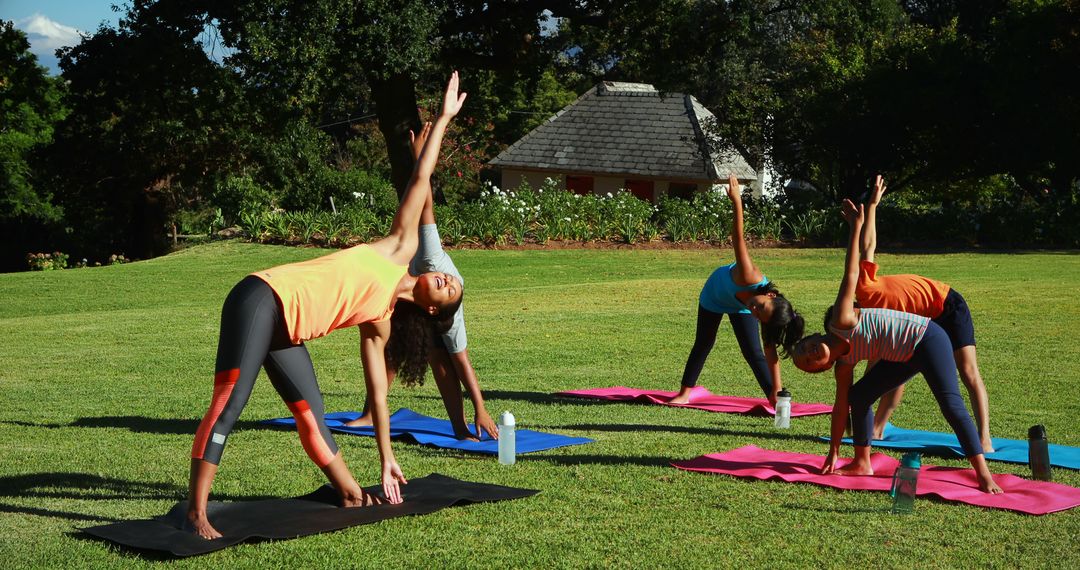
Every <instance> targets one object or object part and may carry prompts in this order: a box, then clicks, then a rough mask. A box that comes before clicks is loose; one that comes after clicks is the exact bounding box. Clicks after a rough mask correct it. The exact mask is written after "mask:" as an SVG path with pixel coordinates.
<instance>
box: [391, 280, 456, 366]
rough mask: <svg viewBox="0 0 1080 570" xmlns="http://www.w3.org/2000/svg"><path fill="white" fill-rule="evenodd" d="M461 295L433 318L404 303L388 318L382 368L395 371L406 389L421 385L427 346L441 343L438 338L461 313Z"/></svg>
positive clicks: (428, 348) (416, 307)
mask: <svg viewBox="0 0 1080 570" xmlns="http://www.w3.org/2000/svg"><path fill="white" fill-rule="evenodd" d="M464 298H465V295H464V293H463V294H462V295H461V296H460V297H458V300H457V301H456V302H454V303H453V304H450V305H447V306H446V307H443V309H442V310H441V311H439V312H438V313H435V314H434V315H431V314H428V312H427V311H425V310H424V309H423V308H421V307H420V306H419V305H416V304H414V303H410V302H408V301H400V302H398V303H397V304H396V305H395V306H394V313H393V314H392V315H390V339H389V340H388V341H387V342H386V349H385V351H384V354H385V356H386V367H387V369H389V370H396V371H397V377H398V378H400V379H401V382H402V383H403V384H405V385H406V386H414V385H417V384H419V385H421V386H422V385H423V384H424V374H425V373H426V372H427V366H428V362H427V361H428V352H430V349H431V342H433V341H438V342H441V341H442V339H440V338H439V336H440V335H442V334H444V333H446V331H448V330H450V327H451V326H453V324H454V315H455V314H456V313H457V311H459V310H460V309H461V301H462V299H464Z"/></svg>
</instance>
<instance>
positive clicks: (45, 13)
mask: <svg viewBox="0 0 1080 570" xmlns="http://www.w3.org/2000/svg"><path fill="white" fill-rule="evenodd" d="M121 3H122V0H0V20H11V21H13V22H15V27H16V28H18V29H20V30H22V31H23V32H26V35H27V39H29V40H30V51H31V52H33V53H34V55H36V56H37V57H38V63H40V64H41V65H44V66H45V67H48V68H49V71H51V72H52V73H54V74H57V73H59V72H60V69H59V68H58V67H57V62H56V56H55V55H54V52H55V51H56V49H57V48H59V47H62V46H70V45H75V44H77V43H79V33H80V32H83V33H88V32H92V31H94V30H96V29H97V27H98V25H99V24H101V23H102V22H105V23H107V24H108V25H110V26H116V24H117V22H118V21H119V19H120V14H118V13H117V12H113V11H112V7H111V6H112V5H113V4H121Z"/></svg>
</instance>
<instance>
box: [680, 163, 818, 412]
mask: <svg viewBox="0 0 1080 570" xmlns="http://www.w3.org/2000/svg"><path fill="white" fill-rule="evenodd" d="M728 197H729V198H731V205H732V207H733V209H734V221H733V223H732V225H731V243H732V248H733V249H734V250H735V262H734V263H731V264H729V265H723V266H721V267H718V268H717V269H716V270H715V271H713V273H712V275H710V276H709V278H708V279H707V280H706V281H705V286H704V287H703V288H702V289H701V296H700V297H699V298H698V303H699V304H698V316H697V333H696V335H695V337H694V347H693V348H692V349H691V350H690V357H689V358H688V359H687V360H686V368H685V369H684V370H683V377H682V388H681V389H680V390H679V393H678V394H677V395H676V396H675V397H674V398H672V399H671V403H672V404H685V403H688V402H689V400H690V391H691V390H692V389H693V388H694V386H695V385H697V379H698V376H699V375H701V369H702V367H704V366H705V359H706V358H707V357H708V356H709V352H710V351H711V350H712V347H713V344H714V343H715V342H716V331H717V329H719V327H720V321H721V319H723V317H724V315H727V316H728V320H730V321H731V328H732V329H733V330H734V331H735V339H736V340H738V342H739V348H740V349H741V350H742V355H743V358H744V359H746V363H747V364H749V365H750V369H751V370H753V372H754V377H755V378H757V382H758V385H759V386H761V391H762V392H764V393H765V397H767V398H768V399H769V403H770V404H772V405H774V406H775V405H776V393H777V392H779V391H780V388H781V382H780V357H779V355H778V354H777V351H776V347H777V346H780V347H782V350H783V352H784V355H785V356H786V355H787V353H788V352H789V350H790V348H791V346H792V345H794V344H795V341H797V340H799V339H800V338H802V335H803V325H804V322H803V318H802V317H801V316H800V315H799V314H798V313H796V312H795V309H794V308H792V306H791V303H789V302H788V300H787V299H785V298H784V296H783V295H781V294H780V291H778V290H777V289H776V286H775V285H774V284H773V283H772V282H770V281H769V278H768V277H765V274H763V273H762V272H761V270H760V269H758V268H757V266H756V265H754V261H753V260H752V259H750V252H749V251H748V250H747V248H746V239H745V238H744V237H743V209H742V194H741V193H740V191H739V180H738V179H737V178H735V175H734V174H732V175H730V176H728ZM758 322H760V323H761V338H762V339H764V340H765V349H764V351H762V347H761V341H759V340H758V338H757V334H756V333H757V323H758Z"/></svg>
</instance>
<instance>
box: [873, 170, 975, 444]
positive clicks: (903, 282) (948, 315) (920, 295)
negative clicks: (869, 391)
mask: <svg viewBox="0 0 1080 570" xmlns="http://www.w3.org/2000/svg"><path fill="white" fill-rule="evenodd" d="M885 190H886V185H885V181H884V180H883V179H882V178H881V175H878V177H877V178H876V180H875V181H874V189H873V191H872V192H871V193H870V198H869V200H868V201H867V203H866V224H865V225H864V226H863V231H862V237H861V239H860V249H861V250H862V254H861V255H862V261H861V262H860V264H859V280H858V282H857V284H856V288H855V300H856V301H857V302H858V303H859V306H860V307H865V308H868V309H893V310H896V311H903V312H905V313H914V314H916V315H920V316H923V317H929V318H930V319H931V320H933V321H934V322H935V323H937V324H938V325H939V326H940V327H941V328H943V329H945V333H946V334H947V335H948V336H949V341H950V342H951V343H952V349H953V356H954V357H955V359H956V367H957V368H958V369H959V371H960V379H961V380H962V381H963V383H964V386H966V387H967V391H968V396H969V397H970V399H971V407H972V408H973V410H972V411H973V412H974V416H975V423H976V424H977V425H978V427H979V440H980V443H981V444H982V448H983V451H984V452H986V453H992V452H993V451H994V446H993V444H992V443H991V440H990V403H989V399H988V398H987V395H986V385H985V384H983V379H982V375H981V374H980V373H979V364H978V361H977V360H976V357H975V325H974V323H973V322H972V320H971V311H970V309H968V305H967V302H966V301H965V300H964V297H963V296H961V295H960V293H959V292H957V291H956V289H953V288H952V287H949V286H948V285H946V284H944V283H942V282H940V281H936V280H934V279H930V278H929V277H923V276H921V275H909V274H905V275H878V265H877V264H876V263H874V252H875V251H876V250H877V220H876V217H877V216H876V213H877V206H878V203H880V202H881V197H882V196H883V195H884V194H885ZM903 395H904V386H903V385H901V386H900V387H898V388H896V389H895V390H893V391H891V392H888V393H887V394H885V395H884V396H882V397H881V401H880V402H879V403H878V409H877V413H876V414H874V437H875V438H876V439H880V438H881V437H882V432H883V431H884V429H885V423H886V422H888V421H889V416H891V415H892V413H893V411H894V410H896V406H898V405H899V404H900V399H901V398H902V397H903Z"/></svg>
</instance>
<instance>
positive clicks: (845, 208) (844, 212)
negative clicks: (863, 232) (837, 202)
mask: <svg viewBox="0 0 1080 570" xmlns="http://www.w3.org/2000/svg"><path fill="white" fill-rule="evenodd" d="M840 215H841V216H843V217H844V220H845V221H847V223H848V224H849V225H857V224H862V223H863V219H864V217H865V208H864V207H863V205H862V204H859V205H858V206H856V205H855V203H854V202H852V201H851V200H849V199H847V198H844V204H843V205H842V206H840Z"/></svg>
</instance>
